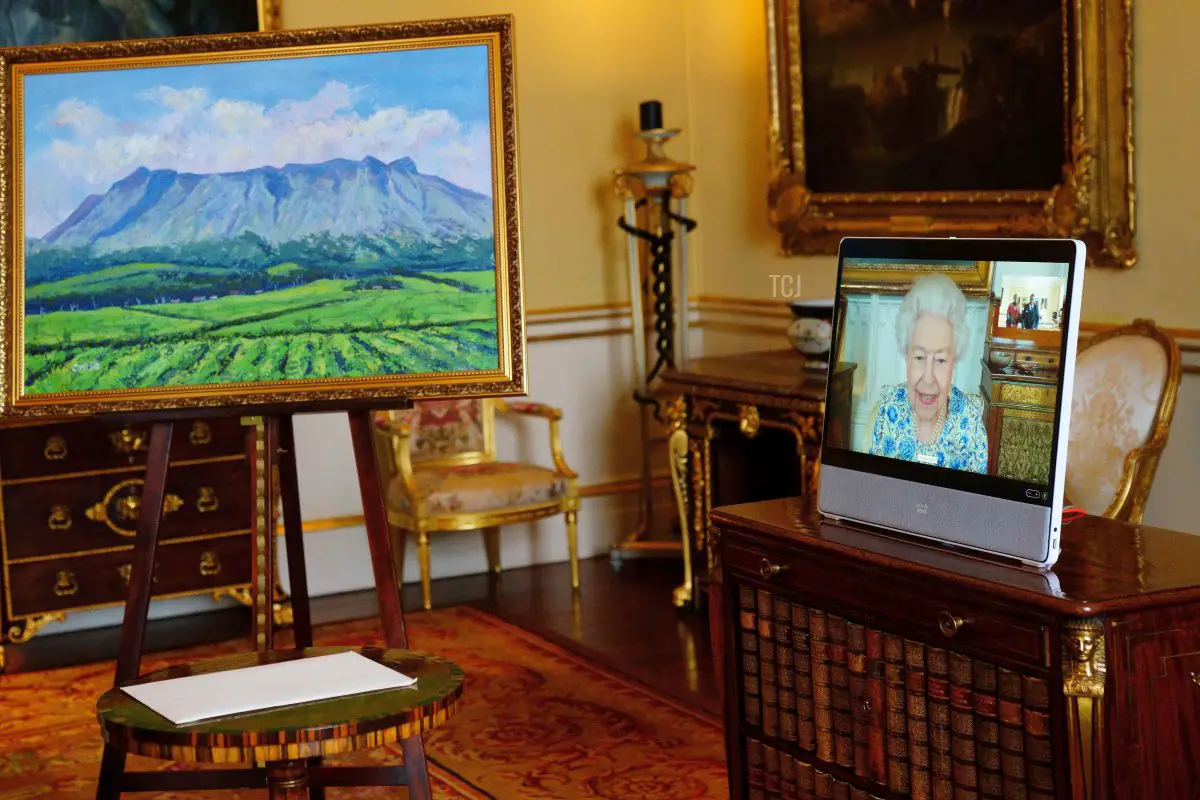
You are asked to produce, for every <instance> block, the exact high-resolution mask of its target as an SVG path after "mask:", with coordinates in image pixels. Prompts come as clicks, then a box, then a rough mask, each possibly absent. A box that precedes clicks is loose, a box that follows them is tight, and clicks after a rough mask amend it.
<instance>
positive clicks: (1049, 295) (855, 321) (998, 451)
mask: <svg viewBox="0 0 1200 800" xmlns="http://www.w3.org/2000/svg"><path fill="white" fill-rule="evenodd" d="M842 270H843V275H842V286H843V289H842V291H843V295H842V297H841V298H839V300H840V302H839V305H840V306H841V307H842V308H844V309H845V311H844V313H845V320H844V324H843V325H841V326H840V327H841V329H842V330H841V334H840V338H841V341H840V343H839V354H838V355H839V357H838V361H839V363H841V364H853V365H854V368H853V378H852V383H853V387H854V388H853V391H852V398H851V401H850V408H849V410H848V411H849V419H848V420H843V421H842V422H843V424H842V426H841V429H842V430H843V431H846V438H847V439H848V441H847V442H846V445H847V449H850V450H853V451H856V452H859V453H866V454H870V455H875V456H883V457H886V458H893V459H899V460H902V461H910V462H917V463H921V464H928V465H931V466H937V467H943V468H945V469H950V470H961V471H965V472H973V473H979V474H986V475H996V476H1001V477H1006V478H1012V479H1015V480H1020V481H1022V482H1024V483H1025V484H1026V485H1028V486H1032V487H1034V488H1032V489H1030V490H1029V491H1033V492H1036V491H1037V487H1046V488H1047V489H1048V487H1049V483H1050V470H1051V458H1052V455H1053V452H1052V451H1053V431H1054V428H1055V414H1056V405H1055V398H1056V396H1057V384H1058V380H1059V366H1060V365H1059V362H1060V357H1061V351H1062V341H1063V339H1062V337H1063V325H1064V318H1063V314H1064V304H1065V302H1066V299H1067V291H1068V286H1067V280H1068V276H1069V265H1068V264H1066V263H1032V262H1015V261H1007V262H1006V261H996V262H954V261H945V262H936V263H918V262H903V261H901V262H897V261H894V260H890V261H889V260H877V259H849V258H847V259H845V261H844V262H843V266H842ZM829 413H831V414H845V413H846V411H845V410H844V409H829ZM1031 496H1032V495H1031ZM1042 499H1044V498H1042Z"/></svg>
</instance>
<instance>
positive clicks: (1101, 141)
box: [766, 0, 1138, 268]
mask: <svg viewBox="0 0 1200 800" xmlns="http://www.w3.org/2000/svg"><path fill="white" fill-rule="evenodd" d="M799 2H802V0H766V11H767V50H768V57H769V78H770V115H771V120H770V131H769V133H770V175H771V177H770V186H769V191H768V202H769V206H770V216H771V222H772V224H773V225H774V226H775V227H776V228H777V229H778V231H779V234H780V241H781V247H782V250H783V252H784V253H785V254H786V255H817V254H834V253H836V252H837V248H838V242H839V241H840V240H841V239H842V237H845V236H881V235H936V236H964V237H966V236H1066V237H1075V238H1079V239H1082V240H1083V241H1084V242H1086V244H1087V249H1088V262H1089V264H1091V265H1094V266H1103V267H1118V268H1128V267H1132V266H1133V265H1134V264H1135V263H1136V262H1137V258H1138V256H1137V252H1136V250H1135V246H1134V234H1135V210H1136V209H1135V207H1136V197H1135V192H1134V170H1133V148H1134V144H1133V83H1132V75H1133V8H1132V3H1130V2H1129V1H1128V0H1062V2H1063V9H1064V13H1065V14H1068V15H1070V16H1069V19H1070V23H1071V24H1070V26H1069V31H1070V32H1069V35H1067V36H1065V38H1064V52H1065V55H1066V58H1067V59H1068V61H1069V70H1068V74H1069V76H1070V77H1069V79H1068V81H1069V86H1068V87H1067V90H1068V98H1067V99H1068V102H1069V127H1070V141H1069V147H1068V153H1069V160H1068V161H1067V162H1066V163H1064V164H1063V169H1062V182H1061V183H1060V184H1058V186H1056V187H1055V188H1054V189H1052V190H1050V191H1028V192H1012V191H1005V192H998V191H977V192H906V193H842V194H835V193H814V192H813V191H811V190H810V189H809V188H808V186H807V184H806V177H805V174H806V168H805V144H804V98H803V92H802V87H803V82H802V76H801V50H800V48H801V31H800V20H799V13H798V12H799V9H798V3H799Z"/></svg>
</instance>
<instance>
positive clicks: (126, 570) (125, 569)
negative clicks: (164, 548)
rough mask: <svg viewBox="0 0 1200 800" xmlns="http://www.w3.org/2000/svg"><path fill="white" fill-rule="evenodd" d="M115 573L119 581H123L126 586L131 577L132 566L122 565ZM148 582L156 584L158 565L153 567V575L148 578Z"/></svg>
mask: <svg viewBox="0 0 1200 800" xmlns="http://www.w3.org/2000/svg"><path fill="white" fill-rule="evenodd" d="M117 572H118V573H119V574H120V576H121V580H123V581H125V585H126V586H128V585H129V578H130V577H131V576H132V575H133V565H132V564H122V565H121V566H119V567H117ZM150 582H151V583H158V565H157V564H156V565H155V567H154V574H153V575H151V576H150Z"/></svg>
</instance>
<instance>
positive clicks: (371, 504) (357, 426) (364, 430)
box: [350, 411, 433, 800]
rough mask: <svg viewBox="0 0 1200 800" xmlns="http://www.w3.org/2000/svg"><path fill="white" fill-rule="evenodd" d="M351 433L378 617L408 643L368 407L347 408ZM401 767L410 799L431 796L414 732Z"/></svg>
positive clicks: (392, 637)
mask: <svg viewBox="0 0 1200 800" xmlns="http://www.w3.org/2000/svg"><path fill="white" fill-rule="evenodd" d="M350 437H351V439H352V440H353V442H354V462H355V465H356V466H357V468H358V487H359V491H360V492H361V493H362V503H363V517H364V519H365V520H366V525H367V543H368V545H369V546H370V548H371V566H372V568H373V569H374V571H375V591H376V592H378V597H379V617H380V619H381V620H382V623H383V635H384V640H385V641H386V642H387V645H388V647H402V648H406V647H408V634H407V632H406V631H405V629H404V609H403V608H402V606H401V604H400V577H401V576H399V575H397V574H396V559H395V556H394V555H393V553H392V545H393V541H392V536H391V532H390V530H389V528H388V521H387V506H386V505H385V504H384V496H383V487H382V486H381V485H380V483H379V471H378V469H377V468H376V461H375V450H374V447H375V445H374V433H373V431H372V422H371V412H370V411H351V412H350ZM402 747H403V749H404V771H405V773H406V774H407V775H408V792H409V797H410V798H412V800H432V798H433V793H432V791H431V789H430V788H429V771H428V769H427V767H426V765H425V743H424V742H423V741H421V737H420V735H419V734H418V735H417V736H413V737H410V738H408V739H405V740H404V742H403V743H402Z"/></svg>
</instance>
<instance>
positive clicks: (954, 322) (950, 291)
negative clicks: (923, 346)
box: [896, 272, 970, 359]
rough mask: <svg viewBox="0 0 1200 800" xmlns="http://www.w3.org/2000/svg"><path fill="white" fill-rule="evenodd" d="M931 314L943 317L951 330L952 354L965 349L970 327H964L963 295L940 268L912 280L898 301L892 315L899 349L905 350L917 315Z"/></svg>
mask: <svg viewBox="0 0 1200 800" xmlns="http://www.w3.org/2000/svg"><path fill="white" fill-rule="evenodd" d="M922 314H933V315H936V316H939V317H944V318H945V319H947V320H948V321H949V322H950V327H951V328H953V330H954V357H955V359H957V358H958V356H959V354H961V353H963V352H964V351H965V350H966V349H967V341H968V337H969V335H970V331H969V330H968V329H967V298H966V297H964V296H963V293H962V290H961V289H959V288H958V284H956V283H955V282H954V281H953V280H951V279H950V278H949V277H948V276H946V275H943V274H942V273H940V272H935V273H933V274H931V275H925V276H923V277H921V278H918V279H917V280H916V281H914V282H913V285H912V288H911V289H909V290H908V294H906V295H905V296H904V300H903V301H902V302H901V303H900V314H899V316H897V317H896V343H897V344H898V345H899V346H900V352H901V353H907V352H908V342H909V338H910V337H911V336H912V332H913V328H914V327H915V326H916V324H917V317H919V316H921V315H922Z"/></svg>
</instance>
